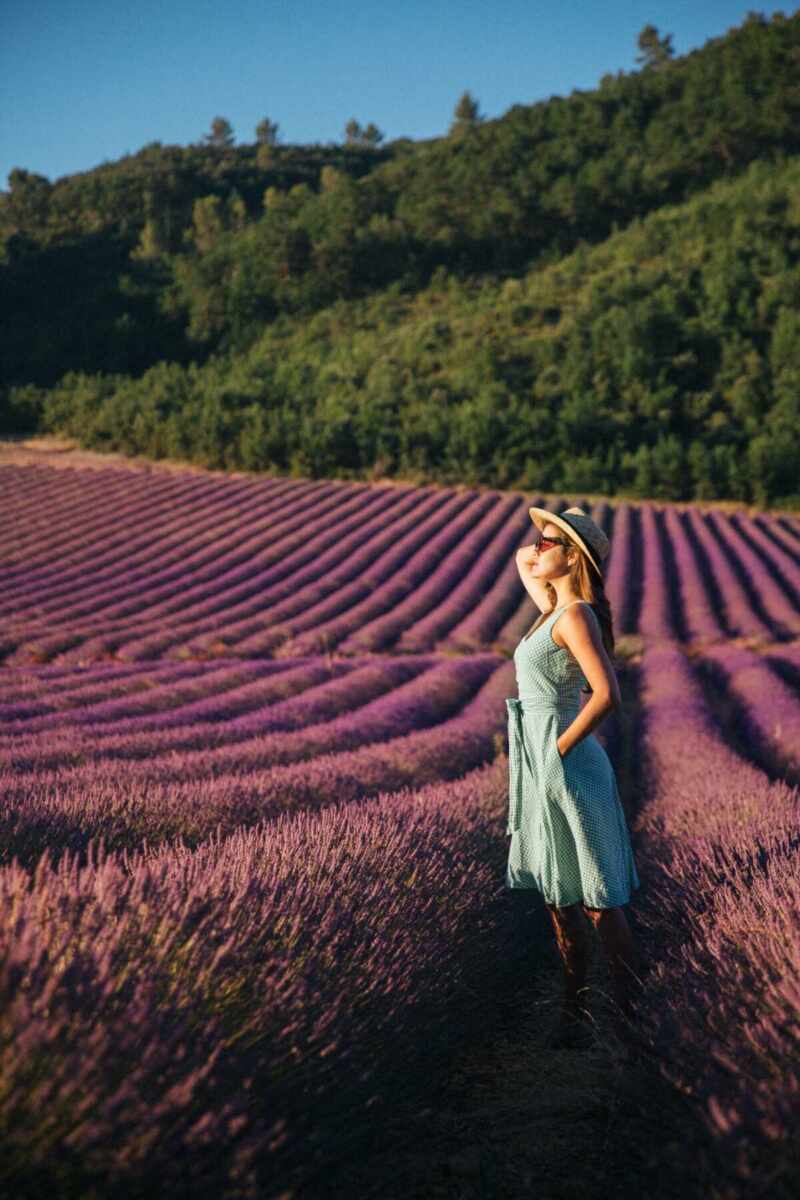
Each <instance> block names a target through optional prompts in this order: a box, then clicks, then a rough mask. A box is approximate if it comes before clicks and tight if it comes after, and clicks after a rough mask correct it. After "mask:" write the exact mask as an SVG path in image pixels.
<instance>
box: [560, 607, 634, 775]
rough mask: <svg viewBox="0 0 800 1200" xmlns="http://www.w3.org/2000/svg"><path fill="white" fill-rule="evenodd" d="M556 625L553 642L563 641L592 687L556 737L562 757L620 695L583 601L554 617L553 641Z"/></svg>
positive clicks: (617, 702)
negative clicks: (565, 726) (557, 634)
mask: <svg viewBox="0 0 800 1200" xmlns="http://www.w3.org/2000/svg"><path fill="white" fill-rule="evenodd" d="M556 627H557V628H558V632H559V634H560V637H559V641H558V642H557V644H558V645H561V644H562V643H563V645H564V646H566V648H567V649H568V650H569V651H570V652H571V653H572V654H573V655H574V656H575V659H576V660H577V663H578V666H579V667H580V669H581V670H582V671H583V673H584V675H585V676H586V681H587V683H588V684H589V686H590V687H591V689H592V694H591V696H590V698H589V699H588V700H587V701H586V703H585V704H584V706H583V708H582V709H581V711H580V712H579V713H578V715H577V717H576V718H575V720H574V721H573V722H572V724H571V725H570V726H569V728H567V729H565V730H564V732H563V733H562V734H561V737H560V738H559V739H558V743H557V745H558V752H559V754H560V755H561V757H562V758H564V756H565V755H567V754H568V753H569V752H570V750H571V749H572V747H573V746H575V745H577V743H578V742H580V741H582V739H583V738H585V737H586V735H587V734H589V733H591V732H592V730H593V729H594V728H595V726H597V725H599V724H600V722H601V721H602V720H604V719H605V717H607V716H608V714H609V713H610V712H611V710H612V709H614V708H619V707H620V706H621V705H622V697H621V695H620V690H619V683H618V682H617V676H616V673H615V671H614V668H613V666H612V664H611V660H610V658H609V657H608V652H607V650H606V648H605V646H604V645H603V639H602V637H601V634H600V625H599V622H598V621H597V618H596V617H595V616H594V614H593V613H591V612H590V611H589V609H588V607H587V606H586V605H585V604H573V605H572V606H571V607H570V608H567V609H565V610H564V612H563V613H562V614H561V616H560V617H557V618H556V621H555V624H554V625H553V628H552V629H551V631H550V632H551V636H552V637H553V640H554V641H555V632H554V631H555V629H556Z"/></svg>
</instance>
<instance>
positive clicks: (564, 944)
mask: <svg viewBox="0 0 800 1200" xmlns="http://www.w3.org/2000/svg"><path fill="white" fill-rule="evenodd" d="M547 909H548V911H549V913H550V919H551V920H552V922H553V928H554V929H555V933H556V942H557V943H558V950H559V953H560V955H561V961H562V963H563V966H564V997H563V1000H562V1003H561V1010H562V1016H564V1017H577V1016H580V1015H581V1014H582V1013H583V1011H584V1009H585V1005H584V1004H583V1003H582V1002H583V1001H584V1000H585V997H584V996H583V995H581V992H582V989H583V988H585V987H586V976H587V974H588V970H589V961H590V957H591V940H590V931H589V926H588V925H587V923H586V919H585V918H584V915H583V913H582V912H581V905H580V903H578V904H570V905H568V906H567V907H565V908H557V907H556V906H555V905H554V904H548V905H547Z"/></svg>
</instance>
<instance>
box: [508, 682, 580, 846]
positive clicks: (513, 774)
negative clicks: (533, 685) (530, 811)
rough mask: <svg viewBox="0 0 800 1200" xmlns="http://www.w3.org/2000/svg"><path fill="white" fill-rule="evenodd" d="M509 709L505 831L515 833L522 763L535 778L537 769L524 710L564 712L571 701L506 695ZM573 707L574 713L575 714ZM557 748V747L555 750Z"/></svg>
mask: <svg viewBox="0 0 800 1200" xmlns="http://www.w3.org/2000/svg"><path fill="white" fill-rule="evenodd" d="M506 707H507V709H508V827H507V829H506V833H514V832H516V830H518V829H519V827H520V824H521V821H522V806H523V786H522V778H523V766H527V768H528V772H529V775H530V776H531V777H532V778H533V779H534V780H535V779H537V777H538V771H537V770H536V768H535V767H534V760H535V758H536V754H535V751H534V748H533V747H532V746H531V744H530V742H529V740H528V737H527V734H526V730H525V720H524V714H525V713H526V712H543V713H545V712H546V713H555V714H559V713H562V714H566V711H567V709H570V708H571V706H570V705H565V704H564V702H563V701H562V702H561V703H559V701H558V700H548V699H547V698H542V699H538V698H537V699H534V700H518V699H517V698H516V697H511V696H510V697H508V698H507V699H506ZM577 711H578V710H577V708H575V715H577ZM557 752H558V751H556V753H557Z"/></svg>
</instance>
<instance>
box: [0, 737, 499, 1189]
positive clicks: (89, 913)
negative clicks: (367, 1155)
mask: <svg viewBox="0 0 800 1200" xmlns="http://www.w3.org/2000/svg"><path fill="white" fill-rule="evenodd" d="M506 788H507V769H506V766H505V763H504V761H502V760H501V761H500V762H499V763H498V764H493V765H491V766H489V767H485V768H483V769H481V770H478V771H476V772H474V773H473V774H472V775H470V776H467V777H466V778H464V779H462V780H460V781H458V782H456V783H450V784H447V785H442V784H436V785H434V786H431V787H427V788H423V789H417V790H415V791H405V792H403V793H401V794H399V795H394V796H392V795H380V796H378V797H377V798H376V799H374V800H373V801H370V802H367V803H364V804H358V805H353V804H350V805H340V806H337V807H335V808H334V807H331V808H329V809H327V810H325V811H324V812H322V813H302V814H298V815H296V816H293V817H291V818H287V819H282V820H280V821H277V822H273V823H271V824H269V825H266V826H265V825H259V826H258V827H257V828H254V829H251V830H247V831H244V830H239V831H237V832H235V833H234V834H232V835H231V836H230V837H226V838H214V839H212V840H211V841H210V842H208V843H206V844H205V845H204V846H202V847H200V848H198V849H197V850H196V851H194V852H192V853H190V852H187V851H185V850H182V849H181V848H179V847H172V846H171V847H169V848H165V849H164V850H163V852H159V853H148V854H146V855H137V856H133V857H129V858H127V859H125V860H123V859H120V858H118V857H116V856H110V857H109V856H107V855H106V854H105V853H104V852H103V851H102V849H101V850H100V852H99V853H95V852H92V853H91V854H90V856H89V862H88V863H87V864H85V865H83V866H81V865H79V864H78V863H77V862H76V861H75V860H74V859H72V858H70V856H68V855H65V856H62V857H61V859H60V860H59V862H58V863H57V864H56V863H53V864H52V865H51V862H50V861H49V859H48V857H47V856H45V858H43V859H42V860H41V861H40V863H39V864H38V866H37V869H36V871H35V872H34V873H33V874H29V873H28V872H26V871H24V870H23V869H22V868H20V867H19V866H16V865H14V866H7V867H5V868H3V869H2V870H0V903H2V905H3V909H4V911H5V912H7V913H12V914H13V920H10V921H7V922H5V923H4V926H3V930H2V932H0V939H2V941H3V943H4V944H3V947H2V954H1V955H0V960H2V968H1V969H0V1002H1V1003H2V1006H3V1012H4V1020H5V1028H6V1033H7V1036H6V1037H5V1038H4V1039H3V1046H2V1051H0V1061H1V1062H2V1074H3V1081H4V1086H3V1092H2V1097H0V1120H2V1123H3V1129H4V1150H5V1153H4V1155H3V1161H2V1165H0V1178H2V1179H3V1182H4V1184H5V1185H6V1187H7V1188H10V1190H12V1191H20V1190H21V1191H23V1192H25V1191H26V1190H27V1188H28V1187H31V1186H33V1184H34V1183H35V1184H36V1186H37V1188H39V1189H43V1190H45V1191H52V1190H53V1189H55V1190H56V1191H58V1193H59V1194H65V1193H66V1192H69V1194H90V1193H97V1194H125V1195H128V1194H131V1195H132V1194H137V1195H138V1194H143V1193H144V1192H145V1191H147V1190H149V1191H151V1192H152V1193H153V1194H157V1195H161V1194H163V1193H164V1192H168V1193H169V1194H172V1195H180V1196H186V1195H189V1194H192V1195H194V1196H197V1197H201V1198H209V1200H210V1197H214V1198H215V1200H217V1198H219V1200H226V1198H228V1197H230V1198H231V1200H233V1198H234V1197H235V1198H236V1200H242V1198H243V1197H248V1198H250V1197H252V1198H253V1200H255V1198H256V1197H259V1196H263V1195H277V1194H278V1192H280V1191H285V1190H286V1189H287V1188H296V1187H298V1186H301V1185H302V1184H304V1183H308V1181H309V1180H310V1179H311V1178H313V1176H314V1174H315V1173H317V1172H319V1171H322V1170H324V1169H325V1166H326V1164H328V1163H329V1162H330V1161H331V1159H332V1158H334V1157H335V1156H336V1154H337V1153H338V1154H341V1153H344V1154H347V1153H352V1152H353V1146H352V1144H351V1137H352V1134H353V1132H354V1131H356V1130H358V1131H360V1133H361V1134H362V1135H363V1136H367V1135H368V1136H376V1135H377V1134H378V1132H379V1129H380V1126H381V1123H382V1121H383V1120H384V1119H385V1118H384V1112H385V1110H386V1109H387V1107H388V1106H389V1105H390V1104H391V1103H392V1102H393V1101H395V1100H396V1099H397V1098H398V1096H402V1095H403V1093H404V1090H405V1089H406V1088H408V1089H409V1094H414V1092H415V1091H416V1090H417V1089H418V1088H419V1082H418V1081H419V1078H420V1077H421V1076H423V1075H424V1074H425V1071H423V1070H422V1067H423V1065H424V1067H425V1070H426V1071H430V1070H431V1069H436V1067H437V1064H439V1063H440V1062H443V1061H444V1059H445V1057H446V1055H447V1054H448V1053H449V1052H450V1050H451V1047H452V1046H453V1044H454V1042H455V1041H456V1040H457V1039H458V1038H459V1037H462V1036H465V1035H466V1034H468V1033H469V1032H471V1031H473V1030H474V1029H476V1028H477V1023H478V1022H480V1021H481V1020H482V1019H483V1001H484V997H485V995H486V994H487V992H488V989H489V985H490V982H491V981H492V980H494V979H496V978H497V976H498V975H500V974H501V973H502V972H507V971H509V970H510V969H515V968H517V967H518V965H519V961H518V960H519V957H520V953H521V951H520V946H521V945H522V941H521V939H520V938H519V937H518V936H513V930H512V929H511V926H510V922H509V915H508V913H507V912H505V911H504V907H505V906H504V904H503V896H502V886H501V884H502V857H503V854H504V852H505V846H504V839H503V837H502V825H503V821H502V813H503V811H504V808H505V804H506ZM387 1031H391V1036H387Z"/></svg>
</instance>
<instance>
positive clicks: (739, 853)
mask: <svg viewBox="0 0 800 1200" xmlns="http://www.w3.org/2000/svg"><path fill="white" fill-rule="evenodd" d="M641 671H642V682H643V696H642V698H643V703H644V711H645V721H646V742H645V750H646V758H647V764H648V768H647V779H646V785H647V791H646V794H647V801H646V804H645V807H644V811H643V813H642V816H641V817H640V818H639V819H638V820H637V822H636V824H635V829H636V832H637V836H638V841H639V853H640V855H641V861H642V865H643V870H644V874H645V879H646V887H645V888H644V889H643V907H641V908H640V909H639V910H637V915H638V917H639V920H640V922H641V924H642V927H643V929H644V930H645V931H646V933H647V934H648V935H650V937H651V938H652V945H653V946H654V947H657V948H658V959H657V961H656V962H655V963H654V964H653V966H652V969H651V971H650V973H649V974H648V976H647V978H646V981H645V994H644V999H645V1005H644V1008H643V1010H642V1015H643V1022H644V1025H645V1028H646V1029H647V1030H648V1031H649V1035H650V1037H651V1038H652V1040H653V1041H654V1042H655V1043H656V1044H658V1045H660V1046H661V1048H662V1050H663V1054H662V1056H661V1062H662V1070H663V1071H664V1073H665V1074H666V1075H667V1077H668V1078H669V1079H670V1080H671V1082H672V1083H673V1084H674V1085H675V1086H676V1087H677V1088H679V1089H680V1090H681V1091H682V1092H683V1093H684V1095H688V1096H690V1097H691V1098H692V1103H693V1104H694V1105H695V1106H696V1109H697V1112H698V1115H699V1117H700V1118H701V1120H702V1121H703V1123H704V1124H705V1127H706V1129H707V1130H708V1131H709V1133H710V1134H711V1135H712V1137H713V1139H714V1140H715V1142H716V1143H717V1145H718V1147H719V1149H720V1151H721V1154H720V1161H721V1162H723V1163H724V1164H725V1170H726V1171H729V1172H730V1178H728V1179H725V1180H722V1179H721V1180H720V1184H721V1185H723V1184H725V1185H726V1186H736V1187H737V1188H744V1187H746V1188H747V1189H748V1190H750V1191H752V1192H753V1193H754V1194H755V1193H759V1194H760V1193H762V1192H763V1193H764V1194H766V1192H767V1191H769V1192H772V1191H774V1192H775V1193H776V1194H778V1193H780V1194H783V1192H781V1188H782V1187H783V1188H784V1189H787V1188H788V1187H789V1183H790V1179H791V1178H792V1177H793V1176H792V1173H793V1171H794V1170H795V1167H794V1166H793V1162H792V1160H793V1150H792V1140H793V1137H794V1133H793V1131H794V1130H795V1129H796V1127H797V1121H798V1118H800V1067H798V1064H800V1053H798V1051H800V1041H799V1040H798V1033H797V1009H798V1001H800V992H798V988H797V982H796V981H797V976H798V968H799V967H800V927H799V926H798V924H797V919H796V914H797V912H798V909H799V908H800V880H798V875H797V868H796V862H797V852H798V849H799V848H800V839H798V834H797V827H798V817H800V791H799V790H798V789H797V788H796V787H790V786H789V785H788V784H787V783H785V782H783V781H780V780H779V781H775V782H770V780H769V779H768V777H767V776H766V775H765V774H764V773H763V772H762V771H760V770H758V769H757V768H756V767H755V766H753V765H752V764H751V763H749V762H748V761H747V760H746V759H743V758H741V757H740V756H739V755H737V754H736V753H735V752H734V751H733V750H732V749H731V748H730V747H728V746H727V745H726V744H725V743H724V742H723V740H722V738H721V736H720V732H719V729H718V728H717V726H716V724H715V722H714V720H713V718H712V716H711V714H710V712H709V710H708V708H707V707H706V705H705V703H704V701H703V696H702V691H701V689H700V687H699V685H698V683H697V681H696V679H695V677H694V676H693V674H692V671H691V669H690V667H689V665H688V663H687V660H686V658H685V657H684V655H683V653H682V652H681V651H680V650H679V649H678V648H677V647H676V646H674V645H673V646H670V645H667V644H662V645H661V646H659V647H655V648H651V649H647V650H646V651H645V654H644V657H643V660H642V666H641ZM731 1194H733V1193H731ZM736 1194H739V1193H738V1192H737V1193H736ZM787 1194H788V1192H787Z"/></svg>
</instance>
